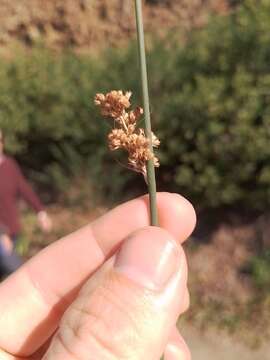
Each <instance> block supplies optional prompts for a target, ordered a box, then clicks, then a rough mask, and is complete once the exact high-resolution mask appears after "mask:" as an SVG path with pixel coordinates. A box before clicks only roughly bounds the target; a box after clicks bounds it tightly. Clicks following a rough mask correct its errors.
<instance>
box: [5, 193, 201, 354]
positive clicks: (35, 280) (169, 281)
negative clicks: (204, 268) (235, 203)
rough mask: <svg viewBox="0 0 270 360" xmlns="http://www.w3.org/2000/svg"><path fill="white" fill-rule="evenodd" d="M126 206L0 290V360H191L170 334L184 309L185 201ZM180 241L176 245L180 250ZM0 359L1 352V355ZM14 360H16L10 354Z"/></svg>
mask: <svg viewBox="0 0 270 360" xmlns="http://www.w3.org/2000/svg"><path fill="white" fill-rule="evenodd" d="M158 209H159V215H160V226H161V228H156V227H149V226H148V219H149V216H148V205H147V198H146V197H144V198H139V199H136V200H133V201H130V202H128V203H126V204H123V205H121V206H119V207H117V208H115V209H114V210H112V211H110V212H109V213H108V214H106V215H104V216H103V217H101V218H100V219H98V220H96V221H94V222H93V223H92V224H90V225H88V226H86V227H85V228H83V229H81V230H79V231H77V232H75V233H74V234H71V235H69V236H67V237H66V238H64V239H62V240H60V241H58V242H56V243H54V244H52V245H51V246H49V247H47V248H46V249H44V250H43V251H41V253H39V254H38V255H37V256H36V257H34V258H33V259H31V260H30V261H29V262H28V263H26V264H25V265H24V266H23V267H22V268H21V269H19V270H18V271H17V272H16V273H14V274H13V275H11V276H10V277H9V278H7V279H6V280H5V282H3V283H2V284H1V285H0V308H1V317H0V328H1V329H4V330H5V331H1V332H0V349H2V350H0V359H8V360H18V359H20V358H23V359H29V360H39V359H44V360H48V359H54V360H62V359H64V360H73V359H78V360H84V359H89V360H90V359H91V360H92V359H93V360H115V359H118V360H121V359H134V360H142V359H143V360H145V359H147V360H159V358H160V357H161V354H162V353H163V352H164V349H165V359H166V360H173V359H185V360H188V359H190V355H189V352H188V349H187V347H186V345H185V343H184V341H183V340H182V338H181V337H180V335H179V334H178V332H176V330H175V324H176V321H177V318H178V316H179V314H180V313H182V312H183V311H185V309H186V308H187V306H188V291H187V266H186V260H185V256H184V252H183V250H182V247H181V245H180V244H181V243H182V242H183V241H184V240H185V239H186V238H187V237H188V236H189V235H190V233H191V232H192V230H193V228H194V223H195V214H194V210H193V208H192V206H191V205H190V203H189V202H188V201H187V200H185V199H183V198H182V197H180V196H178V195H173V194H168V193H166V194H165V193H162V194H158ZM176 240H177V242H176ZM1 351H2V353H1ZM11 354H12V355H11Z"/></svg>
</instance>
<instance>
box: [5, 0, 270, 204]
mask: <svg viewBox="0 0 270 360" xmlns="http://www.w3.org/2000/svg"><path fill="white" fill-rule="evenodd" d="M177 36H178V35H173V34H169V36H168V38H167V39H165V40H163V41H156V42H155V43H154V44H152V46H151V49H150V50H149V58H148V63H149V79H150V92H151V102H152V116H153V123H154V128H155V129H156V132H157V133H158V135H159V136H160V138H161V140H162V145H161V149H160V153H159V155H160V158H161V163H162V166H161V168H160V169H159V170H158V173H157V176H158V183H159V188H160V189H167V190H170V191H177V192H181V193H183V194H185V195H186V196H188V197H190V198H191V199H192V200H193V201H195V203H196V204H198V205H199V206H201V207H208V208H209V207H219V206H246V207H249V208H251V209H263V208H265V207H266V206H269V204H270V146H269V143H270V141H269V140H270V2H269V1H266V0H262V1H248V0H247V1H244V2H243V4H242V5H241V6H239V7H237V8H236V10H235V11H234V12H233V13H231V14H230V15H228V16H220V17H218V16H215V17H213V18H212V19H211V20H210V21H209V24H208V25H207V26H206V27H205V28H203V29H197V30H194V31H192V32H190V33H188V34H187V38H186V40H185V43H183V41H182V40H180V39H179V38H177ZM113 88H117V89H119V88H122V89H131V90H133V92H134V93H135V103H137V102H138V101H140V100H139V96H138V94H139V90H140V83H139V76H138V68H137V48H136V45H135V44H131V45H130V46H129V47H128V48H126V49H120V50H112V49H111V50H108V51H106V52H105V53H103V54H101V55H100V56H99V57H94V56H92V57H91V58H89V57H86V56H75V55H73V54H62V55H59V54H58V55H55V54H53V53H50V52H48V51H46V50H42V49H36V50H35V51H33V52H32V53H31V54H30V55H27V56H25V55H24V56H22V55H20V56H17V57H16V58H14V59H12V60H11V61H6V60H4V59H3V60H1V63H0V126H1V127H3V128H4V129H5V130H6V132H7V135H8V137H7V140H8V144H7V146H8V148H9V151H10V152H11V153H14V154H16V156H17V157H18V158H19V160H20V161H21V162H22V163H23V164H24V166H25V168H26V169H27V170H28V173H29V175H30V176H31V177H32V178H33V179H34V180H35V181H38V182H39V183H41V184H43V185H45V186H48V187H49V189H50V191H52V190H55V193H57V192H59V189H61V190H63V189H64V190H65V188H67V186H68V180H69V179H70V178H72V177H73V176H76V175H77V176H78V175H81V174H82V173H83V174H84V175H85V176H87V177H89V176H90V178H91V179H92V180H93V179H97V183H98V185H99V188H100V189H102V190H103V192H104V191H105V196H106V197H107V196H115V195H116V194H119V193H120V194H122V195H123V194H125V193H129V194H130V192H131V189H134V188H136V189H137V188H141V187H142V186H143V181H142V180H138V176H137V175H136V174H130V173H129V171H127V170H126V169H124V168H123V167H120V166H118V165H117V164H115V163H114V161H113V157H114V154H110V153H109V152H108V151H107V150H106V145H105V137H106V135H105V134H106V132H107V130H108V127H109V124H107V123H106V121H104V120H102V119H101V118H100V116H99V115H98V114H97V112H96V109H94V106H93V101H92V99H93V97H94V94H95V92H100V91H106V90H109V89H113Z"/></svg>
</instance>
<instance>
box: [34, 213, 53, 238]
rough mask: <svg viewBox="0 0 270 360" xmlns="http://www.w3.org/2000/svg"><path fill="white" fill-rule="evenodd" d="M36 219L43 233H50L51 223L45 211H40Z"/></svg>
mask: <svg viewBox="0 0 270 360" xmlns="http://www.w3.org/2000/svg"><path fill="white" fill-rule="evenodd" d="M37 219H38V225H39V227H40V229H41V230H42V231H43V232H45V233H49V232H51V230H52V221H51V219H50V217H49V215H48V214H47V212H46V211H40V212H39V213H38V214H37Z"/></svg>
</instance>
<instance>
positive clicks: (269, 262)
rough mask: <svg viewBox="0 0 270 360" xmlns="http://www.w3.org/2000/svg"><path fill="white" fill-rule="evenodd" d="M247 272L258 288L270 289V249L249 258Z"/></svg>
mask: <svg viewBox="0 0 270 360" xmlns="http://www.w3.org/2000/svg"><path fill="white" fill-rule="evenodd" d="M249 272H250V275H251V276H252V279H253V281H254V283H255V285H256V286H257V287H258V288H260V289H265V290H266V291H268V292H269V291H270V250H266V251H265V252H264V253H263V254H261V255H258V256H254V257H252V258H251V260H250V263H249Z"/></svg>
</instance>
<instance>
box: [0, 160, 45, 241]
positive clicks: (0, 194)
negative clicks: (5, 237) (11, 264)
mask: <svg viewBox="0 0 270 360" xmlns="http://www.w3.org/2000/svg"><path fill="white" fill-rule="evenodd" d="M19 198H23V199H24V200H25V201H26V202H27V203H28V204H29V205H30V206H31V207H32V208H33V209H34V210H35V211H36V212H39V211H41V210H42V209H43V205H42V204H41V202H40V200H39V198H38V197H37V195H36V194H35V193H34V191H33V190H32V188H31V186H30V184H29V183H28V182H27V181H26V179H25V177H24V176H23V174H22V172H21V170H20V168H19V166H18V164H17V163H16V161H15V160H13V159H11V158H10V157H7V156H5V157H4V159H3V161H2V162H1V163H0V225H3V226H4V227H5V228H6V229H8V232H9V234H10V235H11V236H14V235H17V234H18V233H19V232H20V229H21V226H20V219H19V211H18V199H19Z"/></svg>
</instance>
